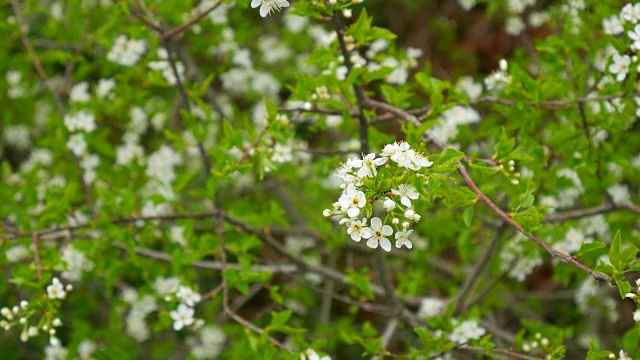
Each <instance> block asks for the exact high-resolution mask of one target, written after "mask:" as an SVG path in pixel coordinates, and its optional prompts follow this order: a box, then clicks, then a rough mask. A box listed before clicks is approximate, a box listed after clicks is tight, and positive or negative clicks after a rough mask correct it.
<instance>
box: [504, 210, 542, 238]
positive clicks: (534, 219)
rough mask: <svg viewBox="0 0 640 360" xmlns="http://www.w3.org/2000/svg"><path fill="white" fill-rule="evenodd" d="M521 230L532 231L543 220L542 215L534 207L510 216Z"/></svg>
mask: <svg viewBox="0 0 640 360" xmlns="http://www.w3.org/2000/svg"><path fill="white" fill-rule="evenodd" d="M511 218H512V219H513V221H515V222H517V223H518V224H520V226H522V228H523V229H524V230H525V231H526V232H529V231H531V230H533V229H534V228H535V227H536V226H537V225H538V224H539V223H540V222H541V221H542V219H544V215H543V214H542V213H540V211H539V210H538V209H537V208H535V207H530V208H528V209H526V210H524V211H520V212H517V213H515V214H513V215H512V216H511Z"/></svg>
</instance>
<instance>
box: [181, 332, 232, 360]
mask: <svg viewBox="0 0 640 360" xmlns="http://www.w3.org/2000/svg"><path fill="white" fill-rule="evenodd" d="M199 335H200V336H199V337H198V339H193V338H189V339H187V345H188V346H189V350H190V352H191V356H193V357H194V358H196V359H215V358H216V357H217V356H218V355H220V353H221V352H222V348H223V347H224V343H225V342H226V341H227V336H226V335H225V334H224V332H223V331H222V329H221V328H220V327H218V326H205V327H203V328H202V329H200V334H199Z"/></svg>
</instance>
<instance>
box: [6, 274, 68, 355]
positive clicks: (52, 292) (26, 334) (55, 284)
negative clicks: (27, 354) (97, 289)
mask: <svg viewBox="0 0 640 360" xmlns="http://www.w3.org/2000/svg"><path fill="white" fill-rule="evenodd" d="M71 290H73V287H72V286H71V285H70V284H69V285H67V286H64V285H62V283H61V282H60V280H59V279H58V278H57V277H54V278H53V279H52V281H51V285H49V286H47V297H48V298H49V299H50V300H55V299H60V300H62V299H64V298H65V297H66V296H67V292H69V291H71ZM38 313H40V312H39V311H34V309H33V308H31V305H30V304H29V302H28V301H26V300H22V301H20V303H19V304H18V305H15V306H13V307H11V308H9V307H3V308H2V309H0V315H2V320H0V328H2V329H4V330H5V331H8V330H10V329H11V328H12V327H13V326H16V327H20V328H22V332H21V333H20V340H21V341H22V342H27V341H28V340H29V339H30V338H32V337H35V336H37V335H38V334H39V332H40V330H42V331H44V332H45V333H46V334H48V335H49V344H51V346H54V347H58V346H60V340H59V339H58V337H57V336H56V333H57V331H56V329H55V328H57V327H60V326H62V321H61V320H60V319H59V318H57V317H55V312H49V313H47V314H46V315H45V316H44V317H43V318H41V319H37V321H36V323H37V324H38V325H29V318H30V317H31V316H33V315H35V314H38Z"/></svg>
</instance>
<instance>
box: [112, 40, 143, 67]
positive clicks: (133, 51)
mask: <svg viewBox="0 0 640 360" xmlns="http://www.w3.org/2000/svg"><path fill="white" fill-rule="evenodd" d="M146 49H147V43H146V42H145V41H144V40H134V39H131V40H129V38H128V37H127V36H126V35H120V36H118V37H117V38H116V40H115V42H114V43H113V47H111V50H109V53H107V60H109V61H111V62H113V63H116V64H120V65H123V66H133V65H135V64H136V63H137V62H138V60H140V57H142V55H143V54H144V52H145V51H146Z"/></svg>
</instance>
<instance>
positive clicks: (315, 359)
mask: <svg viewBox="0 0 640 360" xmlns="http://www.w3.org/2000/svg"><path fill="white" fill-rule="evenodd" d="M300 360H331V357H330V356H328V355H325V356H320V355H319V354H318V353H317V352H316V351H315V350H313V349H307V350H305V351H304V352H303V353H302V354H300Z"/></svg>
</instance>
